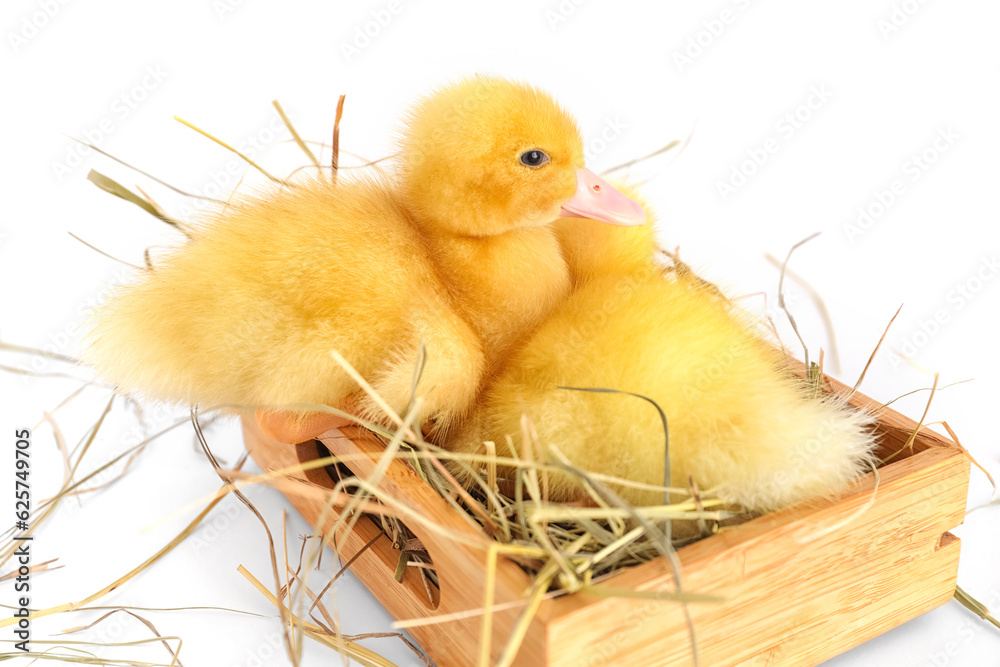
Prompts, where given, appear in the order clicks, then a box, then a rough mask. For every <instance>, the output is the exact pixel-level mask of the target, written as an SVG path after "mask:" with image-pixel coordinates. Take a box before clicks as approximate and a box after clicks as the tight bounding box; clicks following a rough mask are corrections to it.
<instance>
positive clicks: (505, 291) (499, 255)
mask: <svg viewBox="0 0 1000 667" xmlns="http://www.w3.org/2000/svg"><path fill="white" fill-rule="evenodd" d="M428 241H429V245H430V247H431V248H432V251H431V254H432V255H433V256H434V259H435V261H436V264H437V266H438V269H439V271H440V272H441V275H442V278H443V279H444V280H445V282H446V283H447V285H448V288H449V290H450V291H451V293H452V295H453V297H454V298H455V299H456V301H457V302H458V305H459V307H460V308H462V309H463V310H464V312H465V313H466V314H467V316H468V317H469V320H470V322H471V323H472V325H473V326H474V327H476V329H477V330H478V331H479V333H480V335H481V336H482V338H483V341H484V344H485V346H486V350H487V355H488V358H491V359H502V358H503V357H504V356H505V355H506V354H507V353H508V352H509V351H510V350H511V348H512V347H513V345H514V344H516V343H517V341H518V339H519V338H521V337H522V336H524V335H527V334H528V333H530V332H531V331H532V330H534V328H535V327H536V326H537V325H539V324H540V323H541V321H542V320H543V319H544V318H545V317H546V316H547V315H548V314H549V312H550V311H551V310H552V309H553V308H555V306H556V305H557V304H558V303H559V302H560V301H562V300H563V299H565V298H566V297H567V296H568V294H569V291H570V278H569V269H568V268H567V265H566V262H565V260H564V259H563V257H562V253H561V250H560V248H559V241H558V239H557V238H556V236H555V233H554V231H553V230H552V229H551V228H550V227H549V226H547V225H546V226H542V227H532V228H528V229H520V230H515V231H511V232H507V233H505V234H499V235H496V236H481V237H473V236H457V235H453V234H434V235H431V236H430V238H429V239H428Z"/></svg>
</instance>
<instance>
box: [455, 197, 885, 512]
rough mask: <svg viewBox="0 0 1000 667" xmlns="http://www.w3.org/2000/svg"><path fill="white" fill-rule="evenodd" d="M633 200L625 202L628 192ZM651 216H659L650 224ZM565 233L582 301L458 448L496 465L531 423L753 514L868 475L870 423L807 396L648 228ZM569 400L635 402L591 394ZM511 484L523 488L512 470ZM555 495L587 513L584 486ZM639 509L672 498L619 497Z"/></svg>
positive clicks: (532, 347)
mask: <svg viewBox="0 0 1000 667" xmlns="http://www.w3.org/2000/svg"><path fill="white" fill-rule="evenodd" d="M625 191H626V192H628V190H625ZM647 212H648V211H647ZM561 223H562V221H560V223H557V228H558V229H559V233H560V238H561V239H562V241H563V245H564V248H565V254H566V257H567V259H568V262H569V266H570V267H571V273H572V275H573V276H574V282H575V285H576V287H575V290H574V292H573V294H572V295H571V296H570V297H569V298H568V300H567V301H566V302H565V303H564V304H563V305H561V306H560V307H559V308H557V309H556V310H555V311H554V312H553V313H552V315H551V316H550V317H549V318H548V319H547V320H546V321H545V323H544V324H543V325H542V326H541V327H540V328H539V329H538V330H537V331H536V332H535V333H534V335H533V336H531V337H530V339H528V341H527V343H526V344H525V345H524V346H523V347H521V348H520V349H519V350H518V351H517V352H516V353H515V354H514V355H513V357H512V358H511V360H510V362H509V364H508V365H507V367H506V369H505V370H504V372H503V373H502V374H501V375H500V377H499V378H498V379H497V380H496V381H495V382H493V383H492V384H491V385H490V386H489V387H488V388H487V389H486V390H485V392H484V394H483V398H482V400H481V401H480V402H479V403H478V404H477V406H476V407H475V409H474V410H473V413H472V416H471V418H470V420H469V421H468V422H467V423H466V424H465V426H464V427H463V428H462V429H461V431H460V432H459V433H457V434H456V437H455V438H454V440H453V441H452V443H451V445H450V446H451V447H452V448H453V449H456V450H457V451H464V452H481V451H482V442H483V441H484V440H490V441H493V442H494V443H495V444H496V446H497V452H498V454H499V455H501V456H504V455H507V456H509V455H514V456H517V453H516V452H511V451H509V449H508V446H507V444H506V443H507V436H510V437H511V438H512V439H513V442H514V443H515V446H516V448H518V449H519V448H520V447H522V446H524V445H523V444H522V438H521V433H522V427H521V417H522V415H523V414H526V415H528V417H529V418H530V420H531V422H532V424H533V425H534V427H535V429H536V430H537V432H538V438H539V441H540V442H541V443H542V444H543V445H547V446H553V447H556V448H558V450H559V451H561V452H562V453H563V454H564V455H565V456H566V457H568V458H569V460H570V461H571V462H572V463H573V464H574V465H576V466H578V467H581V468H583V469H586V470H590V471H595V472H600V473H604V474H610V475H613V476H616V477H621V478H624V479H628V480H631V481H633V482H640V483H643V484H650V485H656V486H662V485H663V483H664V460H665V451H664V448H665V441H666V439H667V438H668V437H669V460H670V480H669V483H670V485H671V486H674V487H681V488H686V487H688V485H689V475H690V476H691V477H692V478H693V479H694V480H695V482H697V484H698V486H699V488H701V489H702V490H709V491H711V492H712V493H713V494H715V495H716V496H718V497H720V498H722V499H723V500H724V501H726V502H728V503H733V504H736V505H739V506H741V507H743V508H745V509H748V510H756V511H766V510H770V509H774V508H776V507H778V506H781V505H785V504H788V503H791V502H796V501H798V500H801V499H804V498H806V497H809V496H813V495H824V494H832V493H835V492H837V491H838V490H839V489H841V488H842V487H843V485H844V484H846V483H847V482H848V481H849V480H850V479H852V478H854V477H855V476H856V475H857V474H858V473H859V472H860V470H861V468H862V467H863V465H864V462H865V460H866V457H867V456H868V453H869V451H870V448H871V446H872V437H871V434H870V433H869V426H870V423H871V418H870V417H869V416H868V415H866V414H863V413H860V412H858V411H855V410H852V409H850V408H848V407H846V406H845V405H843V404H842V403H840V402H838V401H836V400H833V399H817V398H813V397H811V396H810V395H809V394H808V393H807V391H806V389H805V387H804V386H803V385H802V383H801V382H800V381H799V380H797V379H796V378H794V377H793V376H792V375H791V373H790V372H789V371H788V369H787V365H786V362H785V359H784V357H783V355H782V354H781V353H780V352H779V351H777V350H776V349H774V348H773V347H772V346H771V345H770V344H768V343H767V342H765V341H764V340H762V339H761V338H760V337H758V336H757V335H756V334H755V333H754V332H753V330H752V327H751V326H750V325H749V323H748V322H747V321H746V320H745V318H743V317H741V316H740V315H739V314H738V313H735V312H734V311H733V310H732V308H731V306H730V305H729V304H728V302H727V301H726V300H725V299H723V298H721V297H720V295H719V293H718V292H717V291H716V290H715V288H714V287H713V286H710V285H708V284H707V283H703V282H701V281H700V280H698V279H697V278H696V277H693V276H689V275H685V274H683V273H678V272H675V273H673V274H672V275H668V276H664V275H663V272H662V270H661V269H660V268H659V267H657V266H656V263H655V261H654V258H653V249H654V243H653V237H652V230H651V225H649V226H647V229H646V230H645V231H644V230H642V229H641V228H634V229H629V230H619V231H621V232H622V233H621V234H619V235H616V236H614V237H605V236H604V230H603V229H601V228H600V227H597V226H596V225H586V224H579V223H577V224H572V225H569V226H563V225H562V224H561ZM563 387H575V388H604V389H612V390H618V391H620V392H631V393H632V394H638V395H640V396H642V397H645V398H648V399H650V400H651V401H653V402H655V403H656V405H658V406H659V407H660V408H662V410H663V411H664V413H665V415H666V419H667V431H668V433H667V434H665V433H664V430H663V425H662V422H661V418H660V415H659V413H658V412H657V410H656V409H655V407H654V406H653V405H651V404H650V402H649V401H647V400H643V399H642V398H639V397H637V396H634V395H629V394H626V393H595V392H586V391H576V390H573V389H567V388H563ZM501 474H506V475H508V476H512V475H513V470H510V469H506V470H502V471H501ZM548 480H549V497H550V498H551V499H553V500H557V501H581V500H585V499H586V497H587V496H586V494H585V492H584V490H583V489H582V487H581V485H580V484H579V482H578V480H577V479H575V478H573V477H571V476H569V475H564V474H560V473H550V474H549V477H548ZM613 488H614V490H615V491H616V492H618V493H619V494H620V495H621V496H623V497H624V498H625V499H626V500H628V501H630V502H632V503H633V504H638V505H648V504H661V503H662V502H663V501H664V495H663V493H662V492H657V491H650V490H644V489H639V488H635V487H629V486H615V487H613Z"/></svg>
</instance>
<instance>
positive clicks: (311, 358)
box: [86, 78, 642, 442]
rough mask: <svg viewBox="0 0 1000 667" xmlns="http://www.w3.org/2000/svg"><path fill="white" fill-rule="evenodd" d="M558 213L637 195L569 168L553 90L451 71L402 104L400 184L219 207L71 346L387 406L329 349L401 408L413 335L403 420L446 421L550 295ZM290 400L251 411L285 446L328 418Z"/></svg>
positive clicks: (570, 130)
mask: <svg viewBox="0 0 1000 667" xmlns="http://www.w3.org/2000/svg"><path fill="white" fill-rule="evenodd" d="M559 215H578V216H584V217H591V218H598V219H604V220H607V221H608V222H614V223H617V224H636V223H638V224H641V221H642V212H641V209H639V207H638V205H637V204H635V203H634V202H632V201H630V200H628V199H627V198H626V197H625V196H623V195H621V194H619V193H618V192H617V191H615V190H613V189H612V188H611V187H610V186H608V185H607V184H605V183H604V182H603V181H601V180H600V179H599V178H597V177H596V176H595V175H593V174H592V173H591V172H588V171H586V170H585V169H583V164H582V151H581V150H580V140H579V135H578V134H577V133H576V130H575V126H574V125H573V123H572V120H571V119H570V118H569V117H568V116H567V115H566V114H565V113H564V112H563V111H562V110H561V109H559V108H558V107H557V106H556V105H555V103H554V102H553V101H552V100H551V98H549V97H548V96H546V95H544V94H542V93H540V92H538V91H535V90H534V89H532V88H529V87H528V86H525V85H522V84H516V83H511V82H507V81H503V80H500V79H486V78H476V79H470V80H467V81H463V82H460V83H458V84H455V85H453V86H450V87H446V88H444V89H442V90H441V91H439V92H438V93H437V94H435V95H433V96H432V97H430V98H428V99H427V100H426V101H424V102H423V103H422V104H420V105H418V106H417V107H416V109H415V110H414V112H413V113H412V115H411V117H410V123H409V128H408V129H407V131H406V132H405V133H404V136H403V140H402V151H401V154H400V156H399V165H398V178H393V179H386V180H375V179H372V178H364V177H361V178H353V179H348V178H341V180H340V182H339V184H337V185H334V184H332V183H330V182H328V181H325V180H319V179H317V180H312V181H309V182H305V183H301V184H296V185H295V186H294V187H289V188H283V189H280V190H277V189H275V190H274V191H271V192H266V193H261V194H258V195H257V196H253V197H249V196H242V197H238V198H237V200H236V201H235V202H234V203H233V204H232V205H230V206H227V207H225V208H223V209H221V210H219V211H217V212H216V213H214V214H213V215H212V216H210V218H209V219H207V220H205V221H204V222H203V223H202V224H201V225H200V226H197V227H196V228H195V230H194V232H193V239H192V240H191V241H189V242H188V243H187V244H185V245H184V246H182V247H179V248H177V249H176V250H174V251H173V253H172V254H170V255H169V256H168V257H167V258H166V259H165V260H164V261H162V262H161V263H159V264H158V265H157V266H156V267H155V268H154V270H152V271H149V272H146V273H144V274H142V275H141V276H138V277H137V279H136V280H135V281H134V282H132V283H130V284H127V285H125V286H122V287H119V288H118V289H117V290H115V291H114V292H113V293H112V294H111V295H110V298H109V299H108V300H107V302H106V303H105V304H104V305H103V306H101V307H100V308H99V309H98V310H97V311H96V313H95V316H94V318H93V326H92V330H91V332H90V336H89V349H88V351H87V353H86V359H87V360H88V361H89V362H90V363H92V364H93V365H94V366H95V367H96V369H97V371H98V374H99V375H101V376H103V377H104V378H106V379H108V380H110V381H112V382H113V383H115V384H116V385H117V386H118V387H119V388H120V389H121V390H125V391H131V392H138V393H141V394H143V395H145V396H147V397H149V398H153V399H158V400H162V401H168V402H183V403H189V404H202V405H204V406H206V407H209V406H220V405H235V406H243V407H254V406H283V405H287V404H295V403H308V404H325V405H333V406H343V405H347V404H350V403H352V402H356V403H357V409H358V410H359V411H360V412H361V413H362V414H364V415H365V416H367V417H369V418H373V419H378V420H382V419H381V418H382V411H381V410H380V409H379V408H377V407H376V406H375V405H374V404H373V403H372V402H371V401H370V400H368V399H367V397H365V396H364V395H362V394H360V392H359V388H358V385H357V383H356V382H355V381H354V380H353V379H352V378H351V377H350V376H349V375H348V373H346V372H345V371H344V370H343V368H342V366H341V365H340V364H339V363H338V362H337V360H336V359H335V358H334V356H333V355H332V351H337V352H339V353H340V354H341V355H342V356H343V357H344V358H345V359H346V360H347V361H348V362H349V363H350V364H351V365H353V366H354V367H355V368H356V369H357V371H358V372H359V373H360V374H361V376H363V377H364V378H366V379H367V380H368V381H369V382H370V383H371V384H372V385H373V386H374V388H375V390H376V391H377V392H378V394H379V395H380V396H381V397H382V398H383V399H384V400H385V401H386V402H387V403H388V405H389V406H390V407H391V408H393V409H394V410H395V411H397V412H398V413H403V412H405V411H406V408H407V406H408V405H409V403H410V401H411V399H412V396H413V394H414V378H415V377H416V374H415V370H416V369H415V364H416V362H417V358H418V351H419V348H420V345H421V342H422V343H423V344H425V345H426V348H427V355H426V364H425V366H424V367H423V370H422V372H421V373H420V375H419V386H417V387H416V393H417V394H420V395H423V396H424V398H425V401H424V403H423V412H422V413H421V414H420V415H418V419H419V421H420V422H421V423H423V422H425V421H427V420H433V421H434V422H435V424H436V426H437V427H446V426H447V425H448V424H450V423H451V422H452V420H453V419H455V418H456V417H457V416H459V415H461V414H463V413H464V412H465V411H466V409H467V408H468V406H469V404H470V403H471V401H472V400H473V398H474V397H475V395H476V392H477V391H478V389H479V387H480V382H481V379H482V377H483V374H484V373H485V371H486V369H487V367H488V365H489V359H490V358H491V356H490V355H491V354H492V352H493V351H495V350H496V349H499V348H502V347H503V346H505V345H508V344H509V341H510V340H513V339H515V338H516V337H517V336H518V335H519V333H520V331H521V330H523V329H525V328H528V327H531V326H533V325H534V324H535V323H536V322H537V321H540V319H541V318H542V317H543V316H544V315H545V314H546V313H547V312H548V310H549V309H551V308H552V307H553V306H554V305H555V303H556V302H557V301H558V299H559V298H560V297H561V296H563V295H564V294H565V291H566V289H567V288H566V287H565V285H566V284H568V278H567V277H566V275H567V269H566V267H565V264H564V263H562V261H561V258H560V255H559V249H558V244H557V243H556V242H555V240H554V238H553V236H552V231H551V229H550V227H549V223H551V222H552V221H553V220H555V218H557V217H558V216H559ZM553 258H555V260H558V261H557V262H553ZM553 263H555V264H556V270H553V267H552V264H553ZM558 267H561V271H562V273H560V272H559V270H558ZM546 272H549V273H546ZM512 274H517V275H516V276H513V275H512ZM539 278H544V280H539ZM480 291H482V292H483V293H481V292H480ZM493 318H501V319H498V320H494V319H493ZM303 412H304V411H302V410H299V411H294V410H293V411H291V412H289V411H277V412H273V411H268V410H264V411H258V420H259V421H261V425H262V426H263V427H264V428H265V430H266V431H269V432H270V433H271V435H273V436H274V437H276V438H278V439H279V440H283V441H285V442H299V441H301V440H304V439H307V438H308V437H312V436H313V435H316V434H317V433H320V432H322V431H323V430H325V429H326V427H327V425H328V424H329V421H330V420H328V419H326V418H320V419H318V420H317V419H316V415H312V416H311V417H309V418H305V416H304V415H303Z"/></svg>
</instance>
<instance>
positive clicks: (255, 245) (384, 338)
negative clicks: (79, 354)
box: [85, 181, 447, 406]
mask: <svg viewBox="0 0 1000 667" xmlns="http://www.w3.org/2000/svg"><path fill="white" fill-rule="evenodd" d="M446 309H447V302H446V301H445V300H444V299H443V297H442V294H441V290H440V289H439V286H438V283H437V280H436V278H435V277H434V274H433V271H432V268H431V266H430V264H429V261H428V260H427V258H426V253H425V252H424V251H423V249H422V246H421V240H420V238H419V237H418V236H417V234H416V233H415V232H414V231H413V229H412V228H411V226H410V225H409V223H408V221H407V219H406V216H405V213H404V212H403V210H402V209H401V208H400V206H399V204H398V203H397V201H396V198H395V197H394V195H393V193H392V192H391V191H390V190H389V189H388V187H387V186H385V185H383V184H380V183H376V182H372V181H355V182H344V181H341V183H340V184H339V185H338V186H336V187H335V186H333V185H331V184H328V183H325V182H313V183H309V184H306V185H301V186H297V187H295V188H290V189H287V190H284V191H282V192H277V193H271V194H269V195H266V196H261V197H257V198H254V199H247V200H242V201H240V202H237V203H236V204H234V205H232V206H230V207H227V208H226V209H224V210H223V211H221V212H219V213H217V214H215V215H213V216H212V217H211V219H210V220H208V221H207V222H206V224H203V225H202V226H200V227H199V228H198V229H197V230H196V232H195V234H194V238H193V239H192V240H191V241H190V242H189V243H187V244H186V245H184V246H182V247H180V248H178V249H177V250H176V251H175V252H174V253H173V254H172V255H170V256H169V257H167V258H166V259H165V261H163V262H162V263H160V264H158V265H157V266H155V267H154V269H153V270H152V271H149V272H146V273H144V274H143V275H141V276H138V277H137V279H136V280H135V281H133V282H131V283H129V284H126V285H123V286H121V287H119V288H117V289H116V290H114V291H113V292H112V293H111V294H110V296H109V298H108V299H107V301H106V302H105V303H104V304H103V305H102V306H100V307H99V308H98V309H97V311H96V312H95V313H94V316H93V318H92V328H91V331H90V335H89V337H88V338H89V348H88V350H87V352H86V355H85V358H86V359H87V360H88V361H89V362H91V363H92V364H93V365H94V366H95V368H96V369H97V371H98V374H99V375H101V376H103V377H104V378H106V379H108V380H110V381H111V382H113V383H115V384H117V385H118V386H119V388H120V389H122V390H126V391H132V392H138V393H141V394H143V395H145V396H148V397H150V398H154V399H159V400H163V401H169V402H184V403H191V404H199V403H200V404H206V405H219V404H239V405H255V406H256V405H281V404H286V403H291V402H306V403H326V404H331V403H336V402H337V401H339V400H340V399H341V398H343V397H344V396H346V395H347V394H348V393H350V392H352V391H354V390H355V389H356V385H355V384H354V382H353V381H351V380H350V378H349V377H348V376H347V375H346V374H345V373H344V372H343V370H342V369H341V368H340V366H339V365H338V364H337V363H336V361H335V360H334V359H333V357H332V356H331V354H330V351H331V350H337V351H339V352H340V353H341V354H342V355H343V356H344V357H345V358H346V359H347V360H348V361H349V362H350V363H351V364H352V365H354V366H355V367H356V368H357V369H358V371H359V372H361V374H362V375H365V376H368V375H371V374H372V373H375V372H376V370H377V369H378V368H379V366H380V363H381V360H383V359H385V358H386V357H388V356H391V355H393V354H399V353H400V350H408V349H411V348H412V349H414V350H415V349H416V346H417V345H418V344H419V341H418V340H416V337H417V335H418V334H417V332H416V331H415V329H414V327H413V326H412V322H413V321H414V318H415V313H417V312H419V313H421V314H422V316H423V317H428V316H429V315H428V311H431V312H432V313H433V312H434V311H435V310H446Z"/></svg>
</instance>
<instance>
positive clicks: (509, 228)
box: [400, 77, 645, 364]
mask: <svg viewBox="0 0 1000 667" xmlns="http://www.w3.org/2000/svg"><path fill="white" fill-rule="evenodd" d="M401 153H402V154H403V155H405V156H406V159H405V160H404V162H403V163H402V164H401V170H400V171H401V194H402V197H403V198H404V200H405V201H406V202H407V203H408V205H409V206H410V208H409V210H410V212H411V213H412V215H413V217H414V221H415V224H416V225H417V227H418V228H419V229H420V231H421V233H422V234H423V235H424V237H425V238H426V239H427V244H428V247H429V248H430V252H431V256H432V258H433V259H434V261H435V263H436V264H437V266H438V268H439V270H440V271H441V273H442V277H443V278H444V281H445V283H446V284H447V285H448V286H449V289H450V290H451V292H452V294H453V295H454V296H455V299H456V305H457V307H458V309H459V310H460V311H461V312H462V313H463V314H465V315H466V316H467V317H468V318H469V320H470V322H471V323H472V324H473V326H474V327H475V328H476V330H477V331H478V332H479V333H480V334H481V336H482V338H483V342H484V346H485V349H486V353H487V359H488V361H489V362H491V364H494V362H495V361H496V360H500V359H502V358H503V357H504V356H505V355H506V354H507V353H508V352H509V351H510V350H511V348H512V346H513V345H514V343H515V342H516V341H517V340H518V339H519V338H520V337H521V336H522V335H523V334H525V333H526V332H530V331H531V330H532V329H534V327H535V326H537V325H538V324H539V323H540V322H541V321H542V319H544V317H545V316H546V315H547V314H548V313H549V312H550V311H551V310H552V308H554V307H555V306H556V305H557V304H559V303H560V302H562V300H564V299H565V297H566V296H567V295H568V293H569V289H570V282H569V274H568V271H567V267H566V264H565V262H564V261H563V259H562V256H561V253H560V249H559V242H558V240H557V238H556V236H555V234H554V231H553V228H552V222H553V221H555V220H556V219H557V218H559V217H560V216H571V217H573V218H576V219H577V220H576V221H577V222H580V223H584V221H583V220H579V218H584V219H588V218H592V219H596V220H600V221H602V222H606V223H612V224H615V225H626V226H629V225H642V224H643V222H644V220H645V215H644V214H643V211H642V208H641V206H640V205H639V204H637V203H636V202H634V201H632V200H631V199H629V198H627V197H625V196H623V195H622V194H621V193H619V192H618V191H617V190H615V189H614V188H613V187H611V186H610V185H608V184H607V183H605V182H604V181H603V180H602V179H601V178H599V177H598V176H597V175H596V174H594V173H593V172H591V171H589V170H587V169H586V168H585V167H584V157H583V142H582V140H581V138H580V132H579V130H578V129H577V126H576V122H575V121H574V119H573V118H572V117H571V116H570V115H569V114H567V113H566V112H565V111H564V110H563V109H561V108H560V107H559V106H558V105H557V104H556V103H555V102H554V101H553V100H552V98H551V97H549V96H548V95H546V94H545V93H543V92H541V91H539V90H537V89H535V88H532V87H530V86H527V85H524V84H518V83H511V82H509V81H505V80H503V79H497V78H490V77H475V78H472V79H469V80H467V81H464V82H462V83H460V84H458V85H456V86H452V87H449V88H446V89H444V90H442V91H440V92H439V93H438V94H437V95H433V96H431V97H429V98H427V99H426V100H424V101H423V103H421V104H419V105H418V106H417V107H416V108H415V109H414V111H413V112H412V114H411V116H410V119H409V126H408V128H407V131H406V133H405V134H404V136H403V140H402V143H401ZM586 223H587V224H592V223H591V222H590V221H589V220H587V221H586ZM616 231H618V230H616Z"/></svg>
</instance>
